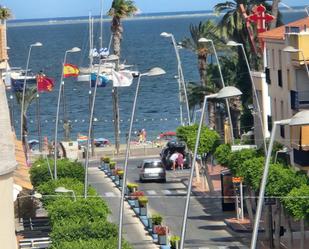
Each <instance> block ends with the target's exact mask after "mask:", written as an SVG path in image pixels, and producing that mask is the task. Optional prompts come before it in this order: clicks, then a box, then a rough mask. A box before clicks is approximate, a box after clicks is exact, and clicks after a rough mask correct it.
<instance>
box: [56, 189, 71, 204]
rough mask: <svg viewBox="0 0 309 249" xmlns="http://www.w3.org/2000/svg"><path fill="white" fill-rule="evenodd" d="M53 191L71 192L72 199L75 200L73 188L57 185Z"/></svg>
mask: <svg viewBox="0 0 309 249" xmlns="http://www.w3.org/2000/svg"><path fill="white" fill-rule="evenodd" d="M55 192H56V193H72V196H73V199H74V201H76V195H75V192H74V190H71V189H66V188H65V187H58V188H56V189H55Z"/></svg>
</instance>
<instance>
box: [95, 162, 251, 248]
mask: <svg viewBox="0 0 309 249" xmlns="http://www.w3.org/2000/svg"><path fill="white" fill-rule="evenodd" d="M141 161H142V158H141V159H132V160H129V164H128V175H127V176H128V180H127V182H136V183H138V184H139V190H142V191H144V192H145V195H146V196H148V198H149V206H148V207H149V211H150V213H159V214H161V215H162V216H163V223H165V224H166V225H168V227H169V228H170V230H171V234H174V235H178V236H179V235H180V233H181V226H182V217H183V213H184V208H185V195H186V186H185V185H184V183H183V180H184V179H188V176H189V170H183V171H181V170H179V171H176V172H173V171H168V172H167V182H166V183H159V182H145V183H140V182H139V175H138V173H139V170H140V169H139V168H137V165H139V164H140V163H141ZM92 165H93V166H94V165H97V164H93V163H92ZM122 165H123V160H119V161H118V166H120V167H121V166H122ZM90 183H91V176H90ZM93 186H94V187H96V184H94V185H93ZM96 188H97V187H96ZM99 192H100V191H99ZM103 192H104V191H103ZM103 192H101V193H100V194H102V195H103V196H106V197H112V194H111V193H112V191H111V190H108V192H110V193H107V194H106V191H105V192H104V193H103ZM117 201H118V203H117V202H116V203H115V201H113V204H112V205H113V209H115V210H116V209H117V204H118V205H119V198H117ZM231 215H233V214H231V213H228V214H226V213H223V212H222V211H221V202H220V200H219V199H217V198H206V197H200V196H193V197H192V198H191V202H190V210H189V215H188V221H187V230H186V240H185V248H186V249H225V248H226V249H228V248H230V249H237V248H241V249H244V248H248V246H246V245H248V237H247V236H248V234H247V235H246V234H239V233H234V232H233V231H232V230H230V229H229V228H228V227H227V226H226V224H225V223H224V222H223V220H224V218H227V217H231ZM125 233H126V234H127V236H129V233H130V231H126V232H125Z"/></svg>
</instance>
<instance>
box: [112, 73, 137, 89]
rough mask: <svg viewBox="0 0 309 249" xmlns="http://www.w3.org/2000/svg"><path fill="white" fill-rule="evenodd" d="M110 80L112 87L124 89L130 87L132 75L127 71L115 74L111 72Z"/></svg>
mask: <svg viewBox="0 0 309 249" xmlns="http://www.w3.org/2000/svg"><path fill="white" fill-rule="evenodd" d="M112 80H113V86H114V87H126V86H131V84H132V82H133V76H132V73H131V72H130V71H128V70H123V71H119V72H116V71H115V70H112Z"/></svg>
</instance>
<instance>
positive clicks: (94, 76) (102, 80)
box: [90, 73, 110, 87]
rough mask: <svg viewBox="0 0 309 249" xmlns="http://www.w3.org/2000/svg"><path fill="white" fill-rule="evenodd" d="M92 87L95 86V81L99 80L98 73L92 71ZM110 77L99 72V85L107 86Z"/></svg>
mask: <svg viewBox="0 0 309 249" xmlns="http://www.w3.org/2000/svg"><path fill="white" fill-rule="evenodd" d="M90 77H91V87H95V83H96V80H97V74H96V73H91V76H90ZM109 80H110V79H109V78H108V77H107V76H106V75H104V74H99V82H98V87H106V85H107V83H108V82H109Z"/></svg>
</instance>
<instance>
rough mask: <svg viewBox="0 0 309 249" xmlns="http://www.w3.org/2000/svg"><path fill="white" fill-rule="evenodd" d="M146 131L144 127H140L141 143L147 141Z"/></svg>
mask: <svg viewBox="0 0 309 249" xmlns="http://www.w3.org/2000/svg"><path fill="white" fill-rule="evenodd" d="M146 138H147V133H146V130H145V129H142V139H143V143H146V141H147V139H146Z"/></svg>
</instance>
